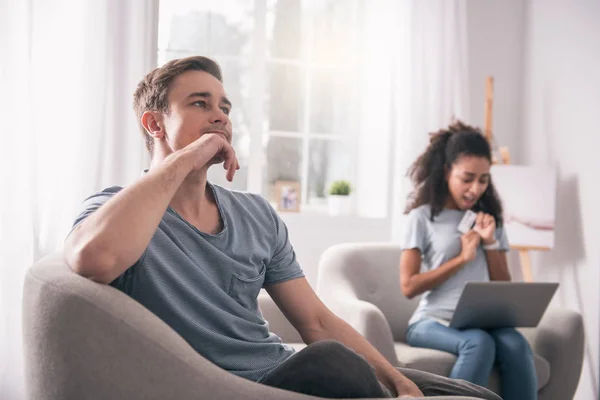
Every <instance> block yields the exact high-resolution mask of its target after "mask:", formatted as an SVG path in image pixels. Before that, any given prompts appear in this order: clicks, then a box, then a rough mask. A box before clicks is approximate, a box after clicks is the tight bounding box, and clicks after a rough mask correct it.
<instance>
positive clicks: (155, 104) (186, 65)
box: [133, 56, 223, 154]
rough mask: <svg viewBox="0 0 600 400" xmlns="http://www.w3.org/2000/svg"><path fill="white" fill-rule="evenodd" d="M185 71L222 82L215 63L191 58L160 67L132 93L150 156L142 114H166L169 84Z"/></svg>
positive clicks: (204, 58) (134, 107) (150, 148)
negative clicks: (203, 73)
mask: <svg viewBox="0 0 600 400" xmlns="http://www.w3.org/2000/svg"><path fill="white" fill-rule="evenodd" d="M187 71H204V72H208V73H209V74H211V75H212V76H214V77H215V78H217V79H218V80H219V81H220V82H223V75H222V73H221V67H219V64H217V63H216V61H214V60H211V59H210V58H207V57H202V56H193V57H187V58H180V59H175V60H171V61H169V62H168V63H166V64H165V65H163V66H162V67H158V68H156V69H154V70H153V71H152V72H150V73H149V74H148V75H146V76H145V77H144V79H142V80H141V81H140V83H138V86H137V88H136V89H135V92H134V93H133V109H134V110H135V116H136V117H137V120H138V123H139V124H140V130H141V132H142V135H143V136H144V139H145V141H146V148H147V149H148V151H149V152H150V154H152V153H153V151H154V142H153V140H152V137H151V136H150V135H149V134H148V132H146V129H145V128H144V126H143V125H142V114H144V112H146V111H160V112H167V111H168V109H169V101H168V98H169V90H170V86H171V83H172V82H173V81H174V80H175V78H177V77H178V76H179V75H181V74H183V73H184V72H187Z"/></svg>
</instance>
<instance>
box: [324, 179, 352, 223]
mask: <svg viewBox="0 0 600 400" xmlns="http://www.w3.org/2000/svg"><path fill="white" fill-rule="evenodd" d="M350 192H352V187H351V186H350V182H348V181H335V182H333V183H332V184H331V187H330V188H329V198H328V203H329V214H331V215H334V216H337V215H348V214H350V212H351V209H352V203H351V199H350Z"/></svg>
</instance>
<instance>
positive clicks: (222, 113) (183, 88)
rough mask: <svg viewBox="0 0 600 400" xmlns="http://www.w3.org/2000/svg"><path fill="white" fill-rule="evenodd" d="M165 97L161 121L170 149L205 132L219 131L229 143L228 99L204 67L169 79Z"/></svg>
mask: <svg viewBox="0 0 600 400" xmlns="http://www.w3.org/2000/svg"><path fill="white" fill-rule="evenodd" d="M168 101H169V111H168V113H167V114H165V115H164V119H163V121H164V124H165V132H166V136H167V141H166V143H167V145H168V146H169V147H170V151H177V150H180V149H182V148H184V147H185V146H187V145H188V144H190V143H192V142H194V141H195V140H197V139H198V138H199V137H201V136H202V135H204V134H207V133H216V134H218V135H221V136H223V137H224V138H225V139H226V140H227V141H228V142H229V143H231V140H232V137H231V136H232V132H231V121H230V120H229V112H230V111H231V102H230V101H229V100H228V99H227V97H226V95H225V90H224V89H223V84H221V82H219V80H218V79H217V78H215V77H214V76H212V75H211V74H209V73H208V72H204V71H187V72H185V73H183V74H181V75H179V76H178V77H177V78H175V80H174V81H173V82H172V84H171V90H170V92H169V98H168Z"/></svg>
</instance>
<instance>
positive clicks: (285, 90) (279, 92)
mask: <svg viewBox="0 0 600 400" xmlns="http://www.w3.org/2000/svg"><path fill="white" fill-rule="evenodd" d="M304 82H305V79H304V70H303V69H302V68H299V67H296V66H293V65H280V64H273V65H271V66H270V68H269V81H268V84H267V85H268V88H267V93H268V95H267V98H268V100H267V101H268V106H267V112H268V115H269V126H268V130H271V131H290V132H299V131H301V130H302V118H303V116H304V114H303V112H302V111H303V109H304V92H305V90H304Z"/></svg>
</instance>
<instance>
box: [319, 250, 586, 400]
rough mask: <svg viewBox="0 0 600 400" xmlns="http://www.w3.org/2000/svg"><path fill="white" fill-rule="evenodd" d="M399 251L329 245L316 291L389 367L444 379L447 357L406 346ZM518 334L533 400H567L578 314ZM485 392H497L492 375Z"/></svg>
mask: <svg viewBox="0 0 600 400" xmlns="http://www.w3.org/2000/svg"><path fill="white" fill-rule="evenodd" d="M400 252H401V250H400V248H399V247H398V246H395V245H392V244H387V243H382V244H376V243H371V244H343V245H337V246H334V247H332V248H330V249H328V250H327V251H326V252H325V253H324V254H323V256H322V258H321V261H320V264H319V275H318V283H317V292H318V294H319V296H320V297H321V299H322V300H323V301H324V302H325V304H327V306H328V307H329V308H330V309H332V310H333V311H334V312H335V313H336V314H337V315H338V316H340V317H341V318H343V319H345V320H346V321H347V322H349V323H350V324H351V325H352V326H353V327H354V328H355V329H357V330H358V331H359V332H360V333H361V334H363V335H364V336H365V337H366V338H367V339H368V340H369V341H370V342H371V344H373V345H374V346H375V347H376V348H377V349H378V350H379V351H380V352H381V353H382V354H383V355H384V356H385V357H387V359H388V360H389V361H390V362H391V363H393V364H394V365H398V366H403V367H408V368H415V369H420V370H423V371H427V372H433V373H436V374H439V375H443V376H448V375H449V374H450V371H451V369H452V366H453V365H454V362H455V361H456V357H455V356H454V355H453V354H450V353H446V352H443V351H438V350H432V349H422V348H414V347H411V346H410V345H408V344H407V343H406V337H405V331H406V329H407V327H408V320H409V319H410V317H411V315H412V313H413V312H414V310H415V308H416V307H417V304H418V301H419V300H418V298H415V299H412V300H408V299H407V298H406V297H404V295H403V294H402V292H401V290H400V271H399V261H400ZM520 331H521V332H522V333H523V334H524V335H525V336H526V337H527V339H528V340H529V342H530V344H531V346H532V349H533V351H534V354H535V365H536V370H537V375H538V381H539V399H540V400H566V399H571V398H572V397H573V395H574V393H575V390H576V389H577V385H578V382H579V377H580V374H581V368H582V363H583V347H584V330H583V320H582V318H581V315H580V314H578V313H576V312H574V311H571V310H566V309H556V308H553V309H548V310H547V312H546V313H545V315H544V317H543V318H542V321H541V322H540V324H539V326H538V327H537V328H535V329H533V328H530V329H520ZM488 388H490V389H491V390H493V391H495V392H496V393H499V374H498V371H497V370H494V371H493V373H492V375H491V376H490V380H489V384H488Z"/></svg>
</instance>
